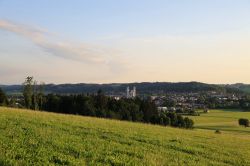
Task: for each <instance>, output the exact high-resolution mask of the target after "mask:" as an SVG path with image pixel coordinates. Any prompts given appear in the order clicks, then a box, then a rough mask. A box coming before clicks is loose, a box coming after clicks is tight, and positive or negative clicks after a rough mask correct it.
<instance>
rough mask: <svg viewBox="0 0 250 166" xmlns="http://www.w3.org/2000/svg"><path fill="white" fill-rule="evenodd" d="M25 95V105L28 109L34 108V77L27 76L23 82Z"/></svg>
mask: <svg viewBox="0 0 250 166" xmlns="http://www.w3.org/2000/svg"><path fill="white" fill-rule="evenodd" d="M23 86H24V87H23V97H24V102H25V106H26V108H28V109H31V108H32V97H33V91H34V80H33V77H29V76H28V77H27V78H26V79H25V81H24V83H23Z"/></svg>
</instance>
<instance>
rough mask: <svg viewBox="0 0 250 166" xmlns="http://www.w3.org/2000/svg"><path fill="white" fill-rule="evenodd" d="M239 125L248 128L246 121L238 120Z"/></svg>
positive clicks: (247, 121)
mask: <svg viewBox="0 0 250 166" xmlns="http://www.w3.org/2000/svg"><path fill="white" fill-rule="evenodd" d="M239 125H241V126H245V127H249V120H248V119H243V118H241V119H239Z"/></svg>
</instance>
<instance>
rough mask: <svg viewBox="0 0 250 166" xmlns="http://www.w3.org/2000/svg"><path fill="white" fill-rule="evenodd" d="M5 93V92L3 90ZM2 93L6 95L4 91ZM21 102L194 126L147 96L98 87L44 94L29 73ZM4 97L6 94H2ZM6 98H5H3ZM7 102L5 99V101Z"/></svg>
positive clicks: (28, 105) (72, 111)
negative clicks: (122, 94)
mask: <svg viewBox="0 0 250 166" xmlns="http://www.w3.org/2000/svg"><path fill="white" fill-rule="evenodd" d="M3 94H4V93H3ZM4 96H5V95H4ZM23 97H24V100H23V103H22V105H23V106H24V107H25V108H28V109H33V110H43V111H49V112H57V113H65V114H76V115H84V116H93V117H102V118H110V119H118V120H127V121H134V122H144V123H152V124H159V125H164V126H174V127H181V128H193V124H194V123H193V121H192V120H191V119H189V118H187V117H185V118H184V117H183V116H181V115H177V114H176V113H170V112H159V111H158V110H157V108H156V106H155V104H154V102H152V101H151V100H149V99H140V98H135V99H126V98H122V99H120V100H115V99H114V98H111V97H108V96H105V95H104V93H103V92H102V91H101V90H99V91H98V93H97V94H91V95H84V94H78V95H55V94H48V95H44V93H43V88H42V86H41V85H37V84H36V82H34V81H33V78H32V77H28V78H27V79H26V81H25V83H24V89H23ZM4 98H5V99H4V100H6V96H5V97H4ZM6 101H7V100H6ZM8 104H10V103H8V102H5V105H8Z"/></svg>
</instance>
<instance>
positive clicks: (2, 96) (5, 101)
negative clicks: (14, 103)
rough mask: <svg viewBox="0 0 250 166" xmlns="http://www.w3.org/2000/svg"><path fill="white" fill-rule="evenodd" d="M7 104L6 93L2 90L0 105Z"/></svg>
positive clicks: (0, 90)
mask: <svg viewBox="0 0 250 166" xmlns="http://www.w3.org/2000/svg"><path fill="white" fill-rule="evenodd" d="M6 104H7V97H6V95H5V93H4V91H3V90H2V89H1V88H0V105H6Z"/></svg>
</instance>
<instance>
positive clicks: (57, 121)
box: [0, 107, 250, 166]
mask: <svg viewBox="0 0 250 166" xmlns="http://www.w3.org/2000/svg"><path fill="white" fill-rule="evenodd" d="M208 115H209V114H208ZM0 122H1V123H0V133H1V134H0V165H56V164H59V165H178V164H179V165H220V166H221V165H250V158H249V156H250V135H247V134H244V135H241V134H240V135H238V134H237V133H235V134H230V133H227V134H224V133H222V134H215V133H214V131H211V130H200V129H194V130H185V129H176V128H170V127H162V126H156V125H147V124H140V123H131V122H123V121H116V120H106V119H98V118H90V117H81V116H73V115H62V114H55V113H45V112H35V111H28V110H16V109H9V108H3V107H0ZM235 156H237V157H235Z"/></svg>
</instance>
